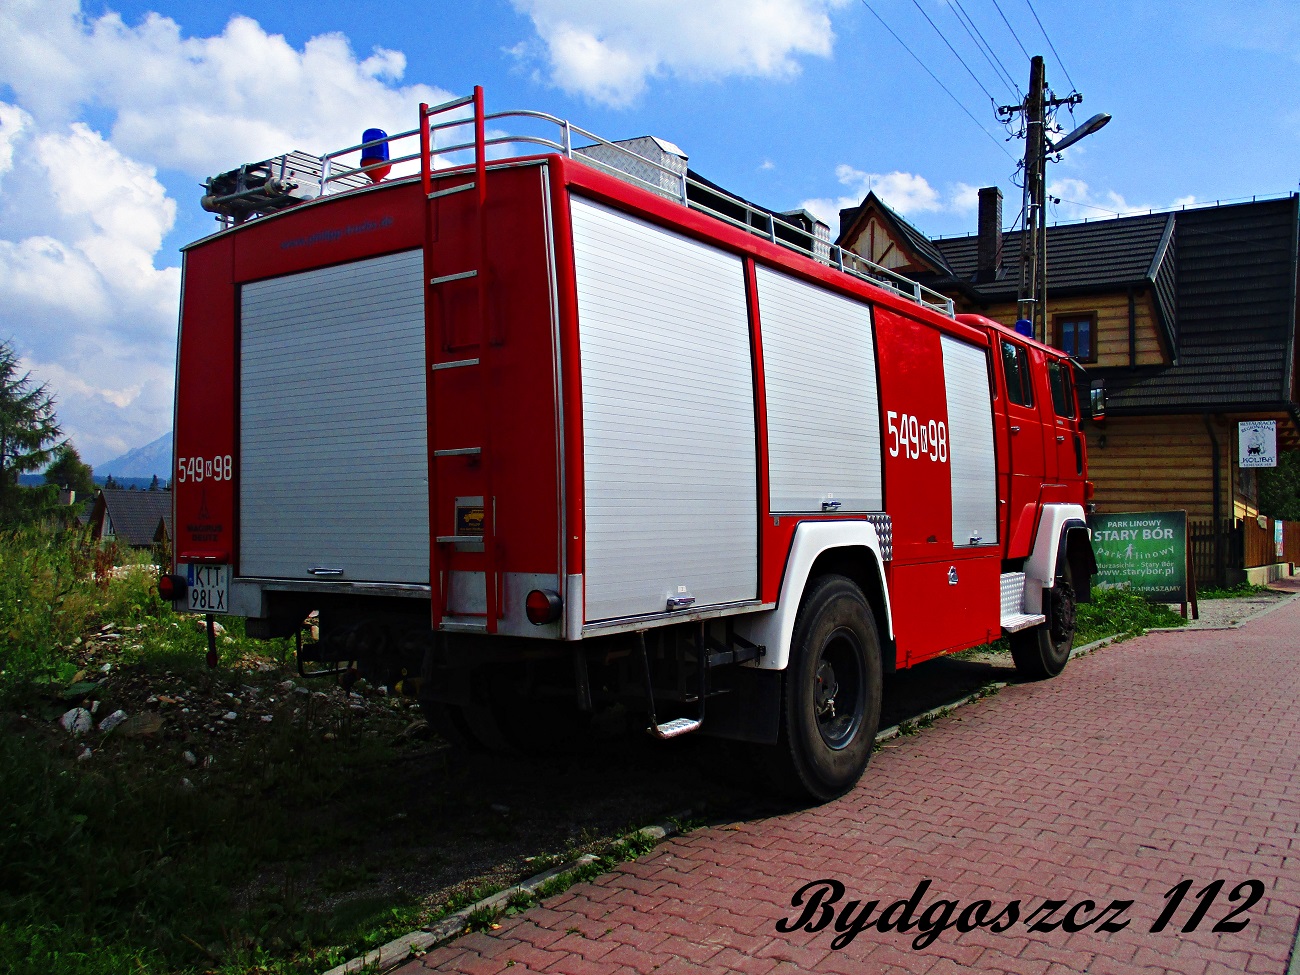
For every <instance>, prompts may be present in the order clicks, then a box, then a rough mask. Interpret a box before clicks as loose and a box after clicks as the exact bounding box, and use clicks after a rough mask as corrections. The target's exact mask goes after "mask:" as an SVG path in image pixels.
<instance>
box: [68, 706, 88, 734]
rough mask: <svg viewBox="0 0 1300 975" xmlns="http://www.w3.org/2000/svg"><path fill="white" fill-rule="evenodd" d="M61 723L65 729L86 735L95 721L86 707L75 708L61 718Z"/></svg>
mask: <svg viewBox="0 0 1300 975" xmlns="http://www.w3.org/2000/svg"><path fill="white" fill-rule="evenodd" d="M59 724H60V725H62V726H63V730H64V731H67V732H70V733H71V734H74V735H84V734H85V733H86V732H87V731H89V730H90V729H91V728H92V727H93V726H94V724H95V722H94V719H93V718H91V716H90V712H89V711H87V710H86V709H85V708H73V709H72V710H71V711H68V712H67V713H66V714H64V715H63V717H61V718H60V719H59Z"/></svg>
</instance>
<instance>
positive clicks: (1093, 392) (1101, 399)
mask: <svg viewBox="0 0 1300 975" xmlns="http://www.w3.org/2000/svg"><path fill="white" fill-rule="evenodd" d="M1088 405H1089V408H1090V412H1091V413H1092V418H1093V419H1094V420H1104V419H1106V383H1105V381H1101V382H1098V383H1097V384H1096V385H1094V386H1092V387H1091V388H1090V389H1089V390H1088Z"/></svg>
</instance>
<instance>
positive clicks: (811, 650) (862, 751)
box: [773, 575, 881, 802]
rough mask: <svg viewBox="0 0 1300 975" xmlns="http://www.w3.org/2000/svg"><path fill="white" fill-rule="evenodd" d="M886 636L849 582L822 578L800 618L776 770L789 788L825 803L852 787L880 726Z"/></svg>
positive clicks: (793, 643) (788, 674)
mask: <svg viewBox="0 0 1300 975" xmlns="http://www.w3.org/2000/svg"><path fill="white" fill-rule="evenodd" d="M880 688H881V661H880V640H879V637H878V636H877V634H876V624H875V618H874V617H873V615H872V612H871V607H870V606H869V605H868V604H867V600H866V597H864V596H863V594H862V590H861V589H859V588H858V587H857V586H856V585H855V584H854V583H853V582H852V581H851V580H850V579H847V578H845V577H844V576H840V575H827V576H822V577H821V578H820V579H818V580H816V581H815V582H814V583H813V584H812V586H811V588H810V589H809V591H808V592H807V593H806V594H805V595H804V600H803V605H802V606H801V607H800V609H799V615H798V616H797V617H796V619H795V625H794V635H793V638H792V640H791V643H790V664H789V667H788V669H787V671H786V681H785V690H784V695H783V699H782V715H781V733H780V738H779V740H778V741H777V744H776V745H775V746H774V750H775V755H774V756H773V758H774V766H775V768H774V772H775V774H776V778H777V783H778V785H780V786H783V787H784V788H785V790H786V791H790V792H794V793H797V794H800V795H802V796H806V797H809V798H812V799H815V800H818V801H821V802H825V801H827V800H830V799H834V798H836V797H837V796H841V795H843V794H844V793H846V792H848V791H849V789H851V788H852V787H853V785H854V784H855V783H856V782H857V781H858V779H859V778H860V777H861V775H862V771H863V769H865V768H866V767H867V762H868V760H870V758H871V750H872V747H873V745H874V743H875V738H876V730H877V727H878V726H879V723H880Z"/></svg>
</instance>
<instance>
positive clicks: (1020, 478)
mask: <svg viewBox="0 0 1300 975" xmlns="http://www.w3.org/2000/svg"><path fill="white" fill-rule="evenodd" d="M998 341H999V343H1000V354H999V356H998V359H999V361H1000V363H1001V369H1002V379H1003V383H1004V385H1005V387H1006V393H1007V399H1006V419H1005V421H1004V422H1005V423H1006V424H1007V433H1008V437H1007V442H1008V444H1009V445H1010V450H1009V453H1010V461H1011V477H1010V481H1011V491H1010V502H1011V503H1010V505H1009V507H1010V511H1009V513H1008V521H1009V525H1008V528H1009V536H1008V537H1009V539H1010V546H1009V549H1008V551H1007V557H1008V558H1013V559H1014V558H1022V557H1024V556H1026V555H1028V554H1029V543H1030V541H1031V540H1032V538H1033V527H1034V526H1033V521H1034V516H1035V512H1036V511H1037V509H1038V499H1039V494H1040V492H1041V490H1042V486H1043V481H1044V480H1045V478H1046V471H1047V465H1046V455H1045V451H1044V449H1043V447H1044V443H1043V436H1044V431H1043V423H1042V419H1041V417H1040V416H1039V413H1038V406H1039V404H1038V399H1039V396H1038V395H1036V394H1037V393H1038V390H1037V389H1036V388H1035V383H1034V381H1033V369H1032V361H1031V358H1030V350H1029V347H1028V346H1026V345H1023V344H1021V343H1020V342H1016V341H1015V340H1013V339H1008V338H1001V339H999V340H998ZM1052 460H1053V464H1052V466H1053V467H1055V466H1056V464H1055V460H1056V459H1055V457H1053V458H1052ZM1026 521H1027V522H1028V523H1027V524H1026Z"/></svg>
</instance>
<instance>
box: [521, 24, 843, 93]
mask: <svg viewBox="0 0 1300 975" xmlns="http://www.w3.org/2000/svg"><path fill="white" fill-rule="evenodd" d="M512 2H513V3H514V6H515V9H517V10H519V11H520V12H521V13H524V14H527V15H528V16H529V17H530V18H531V19H532V22H533V26H534V27H535V28H536V30H537V34H538V36H539V37H540V38H541V41H542V43H543V45H544V46H545V49H546V51H545V58H546V60H547V61H548V62H549V67H550V80H551V82H552V83H553V84H555V85H557V86H558V87H560V88H562V89H563V90H565V91H567V92H570V93H573V94H581V95H584V96H586V97H587V98H590V99H592V100H593V101H597V102H602V103H604V104H607V105H612V106H616V107H621V106H625V105H629V104H631V103H632V102H633V101H635V100H636V98H637V97H638V96H639V95H640V94H641V93H642V92H643V91H644V90H645V87H646V83H647V81H648V80H649V79H650V78H652V77H656V76H659V75H665V74H672V75H676V76H678V77H682V78H687V79H690V80H702V79H717V78H723V77H729V76H733V75H739V76H747V77H764V78H789V77H792V76H794V75H796V74H798V73H799V61H798V58H799V57H800V56H804V55H812V56H815V57H829V56H830V54H831V49H832V46H833V44H834V40H835V34H834V32H833V31H832V29H831V21H830V17H829V15H828V11H829V10H831V9H832V8H835V7H839V6H843V5H844V4H845V3H846V2H847V0H651V2H635V3H632V2H614V3H611V2H609V0H512ZM528 51H529V49H528V47H526V46H516V47H515V48H513V49H512V53H514V54H515V55H516V56H518V57H526V56H528Z"/></svg>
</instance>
